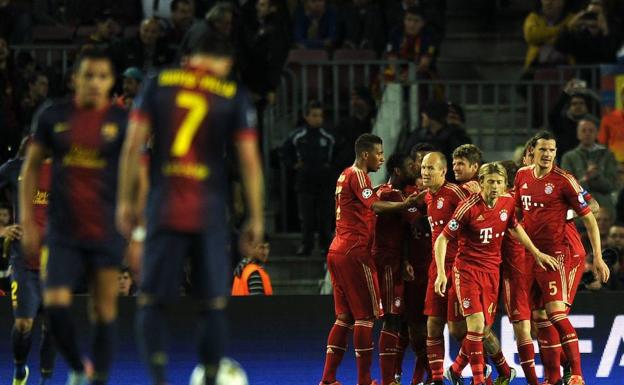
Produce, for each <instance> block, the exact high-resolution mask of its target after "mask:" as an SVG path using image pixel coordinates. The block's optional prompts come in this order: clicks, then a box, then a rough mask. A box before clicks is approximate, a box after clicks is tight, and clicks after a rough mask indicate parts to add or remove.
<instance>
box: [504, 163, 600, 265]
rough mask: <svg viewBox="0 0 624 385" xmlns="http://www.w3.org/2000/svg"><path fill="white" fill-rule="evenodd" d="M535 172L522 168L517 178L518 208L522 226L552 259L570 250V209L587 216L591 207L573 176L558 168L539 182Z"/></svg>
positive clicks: (528, 167)
mask: <svg viewBox="0 0 624 385" xmlns="http://www.w3.org/2000/svg"><path fill="white" fill-rule="evenodd" d="M534 168H535V166H527V167H523V168H521V169H520V170H518V173H517V174H516V180H515V182H514V187H515V189H516V206H517V207H519V208H521V209H522V213H523V220H522V223H523V225H524V228H525V229H526V232H527V234H528V235H529V237H530V238H531V240H532V241H533V243H534V244H535V246H537V248H538V249H540V250H541V251H542V252H544V253H547V254H550V255H556V254H562V253H564V252H565V250H568V248H569V242H568V241H567V240H566V239H565V222H566V212H567V210H568V208H570V207H571V208H572V209H573V210H574V211H575V212H576V213H577V214H578V215H579V216H584V215H586V214H588V213H589V212H590V210H589V206H588V204H587V202H586V201H585V198H584V196H583V193H582V192H583V189H582V187H581V186H580V185H579V184H578V182H577V181H576V179H575V178H574V177H573V176H572V175H570V174H569V173H567V172H565V171H563V170H562V169H560V168H559V167H556V166H555V167H553V169H552V170H551V171H550V172H549V173H548V174H546V175H545V176H543V177H541V178H537V177H536V176H535V174H534Z"/></svg>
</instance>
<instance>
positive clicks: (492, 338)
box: [451, 144, 516, 385]
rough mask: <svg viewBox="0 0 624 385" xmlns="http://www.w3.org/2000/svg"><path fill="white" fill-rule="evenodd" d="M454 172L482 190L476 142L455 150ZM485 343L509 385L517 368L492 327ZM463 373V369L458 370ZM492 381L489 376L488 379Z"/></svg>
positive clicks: (500, 382) (499, 383) (502, 383)
mask: <svg viewBox="0 0 624 385" xmlns="http://www.w3.org/2000/svg"><path fill="white" fill-rule="evenodd" d="M452 158H453V172H454V173H455V180H456V181H457V183H458V184H460V185H461V186H462V187H463V188H464V189H466V190H468V191H470V192H472V193H479V192H481V186H480V184H479V182H478V171H479V167H481V164H482V163H483V152H482V151H481V149H480V148H479V147H477V146H475V145H474V144H462V145H461V146H459V147H457V148H456V149H455V150H454V151H453V155H452ZM483 345H484V346H485V351H486V353H487V355H488V357H490V360H491V361H492V362H493V363H494V366H496V371H497V372H498V378H497V379H496V382H495V384H496V385H507V384H508V383H509V382H511V381H512V380H513V379H514V378H515V377H516V370H515V369H514V368H511V367H509V364H508V363H507V360H506V359H505V356H504V355H503V350H502V348H501V343H500V340H499V339H498V337H496V335H495V334H494V333H493V332H492V329H491V328H490V327H487V328H486V330H485V337H484V339H483ZM462 353H463V352H462ZM460 361H461V362H458V363H457V366H455V367H453V368H451V370H458V369H460V368H461V369H463V365H465V364H466V360H465V357H463V358H462V359H461V360H460ZM457 373H461V371H459V372H456V375H457ZM487 381H488V382H489V381H490V380H489V378H488V380H487Z"/></svg>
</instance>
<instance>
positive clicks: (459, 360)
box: [451, 338, 470, 374]
mask: <svg viewBox="0 0 624 385" xmlns="http://www.w3.org/2000/svg"><path fill="white" fill-rule="evenodd" d="M465 339H466V338H464V340H465ZM463 346H464V343H463V341H462V344H461V345H460V347H459V353H457V357H455V361H453V365H451V370H452V371H453V373H455V374H461V372H462V370H464V368H465V367H466V365H468V364H469V363H470V362H469V361H468V355H467V354H466V352H464V349H463Z"/></svg>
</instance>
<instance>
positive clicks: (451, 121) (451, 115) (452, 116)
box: [446, 102, 466, 131]
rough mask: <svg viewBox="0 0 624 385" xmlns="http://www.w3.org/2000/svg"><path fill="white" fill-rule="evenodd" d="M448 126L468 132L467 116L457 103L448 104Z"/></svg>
mask: <svg viewBox="0 0 624 385" xmlns="http://www.w3.org/2000/svg"><path fill="white" fill-rule="evenodd" d="M446 124H447V125H449V126H457V127H460V128H461V129H462V130H464V131H465V130H466V115H465V113H464V109H463V108H462V107H461V106H460V105H459V104H457V103H454V102H449V103H448V114H447V115H446Z"/></svg>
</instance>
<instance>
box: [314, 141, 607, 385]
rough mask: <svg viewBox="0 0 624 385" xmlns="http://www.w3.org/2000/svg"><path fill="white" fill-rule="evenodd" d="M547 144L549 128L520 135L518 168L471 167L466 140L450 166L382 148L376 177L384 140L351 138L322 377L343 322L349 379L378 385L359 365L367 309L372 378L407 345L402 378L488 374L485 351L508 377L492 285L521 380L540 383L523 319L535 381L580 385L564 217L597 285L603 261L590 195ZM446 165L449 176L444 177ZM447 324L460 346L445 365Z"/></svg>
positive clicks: (575, 276) (576, 277)
mask: <svg viewBox="0 0 624 385" xmlns="http://www.w3.org/2000/svg"><path fill="white" fill-rule="evenodd" d="M556 152H557V146H556V139H555V137H554V136H553V135H552V134H551V133H549V132H547V131H542V132H539V133H537V134H536V135H534V136H533V137H532V138H531V139H530V140H529V141H528V142H527V144H526V147H525V152H524V159H523V162H524V167H522V168H520V169H517V167H516V166H515V164H514V163H513V162H512V161H504V162H493V163H485V164H482V152H481V150H480V149H479V148H478V147H476V146H474V145H472V144H465V145H461V146H459V147H458V148H457V149H455V151H454V152H453V156H452V166H451V165H448V164H447V159H446V158H445V156H444V155H443V154H442V153H440V152H436V151H435V149H433V148H432V147H431V146H430V145H427V144H417V145H416V146H415V147H414V148H413V149H412V151H411V154H409V155H407V154H399V153H396V154H393V155H392V156H390V158H389V159H388V162H387V170H388V174H389V175H390V179H389V181H388V183H386V184H383V185H381V186H379V187H377V188H374V187H373V186H372V185H371V181H370V179H369V177H368V173H369V172H375V171H377V170H379V168H380V167H381V165H382V164H383V163H384V152H383V145H382V140H381V138H379V137H377V136H375V135H372V134H364V135H362V136H360V137H359V138H358V139H357V141H356V143H355V156H356V159H355V163H354V164H353V166H351V167H349V168H347V169H345V170H344V171H343V173H342V174H341V175H340V177H339V178H338V181H337V184H336V193H335V197H336V235H335V238H334V240H333V242H332V244H331V247H330V249H329V253H328V256H327V266H328V270H329V272H330V274H331V278H332V284H333V289H334V302H335V313H336V321H335V323H334V325H333V327H332V328H331V331H330V333H329V336H328V340H327V353H326V359H325V367H324V370H323V377H322V380H321V385H323V384H332V385H339V384H340V383H339V382H338V381H337V379H336V371H337V368H338V366H339V365H340V362H341V361H342V358H343V356H344V354H345V352H346V350H347V339H348V336H349V334H350V332H353V346H354V349H355V357H356V364H357V383H358V384H360V385H377V384H378V383H377V381H376V380H372V379H371V373H370V367H371V363H372V358H373V336H372V332H373V325H374V321H375V320H376V319H382V320H383V326H382V330H381V333H380V337H379V363H380V369H381V377H382V378H381V384H382V385H398V384H400V381H401V374H402V369H401V368H402V361H403V356H404V352H405V349H406V347H407V346H408V345H411V347H412V349H413V350H414V352H415V355H416V366H415V369H414V373H413V376H412V378H411V384H412V385H418V384H424V383H427V384H434V385H442V384H443V381H444V378H446V379H447V380H449V381H450V382H451V383H452V384H453V385H460V384H463V379H462V377H461V373H462V371H463V369H464V368H465V367H466V366H467V365H470V368H471V370H472V375H473V383H474V384H475V385H481V384H491V383H493V381H492V378H491V368H490V365H487V364H486V358H485V356H486V354H487V356H488V357H489V359H490V360H491V362H492V363H493V364H494V366H495V367H496V369H497V372H498V377H497V379H496V382H495V383H496V384H497V385H507V384H508V383H509V382H510V381H511V380H513V379H514V378H515V376H516V372H515V369H513V368H510V366H509V365H508V363H507V362H506V360H505V357H504V356H503V354H502V351H501V346H500V342H499V340H498V338H497V337H496V336H495V335H494V333H493V332H492V330H491V326H492V323H493V321H494V319H495V317H496V312H497V305H498V298H499V293H500V292H502V295H503V302H504V305H505V311H506V313H507V315H508V317H509V320H510V322H512V324H513V330H514V334H515V337H516V343H517V347H518V354H519V356H520V364H521V366H522V369H523V371H524V374H525V377H526V380H527V382H528V384H529V385H539V382H538V378H537V375H536V372H535V363H534V357H535V351H534V345H533V338H532V334H531V333H532V329H533V332H534V334H536V335H537V341H538V344H539V348H540V356H541V361H542V364H543V365H544V382H543V384H547V385H556V384H563V385H582V384H584V381H583V375H582V371H581V358H580V353H579V343H578V338H577V335H576V332H575V330H574V327H573V326H572V324H571V323H570V320H569V319H568V312H569V310H570V307H571V306H572V303H573V300H574V296H575V294H576V291H577V288H578V285H579V282H580V278H581V276H582V272H583V264H584V262H585V250H584V248H583V244H582V242H581V237H580V235H579V232H578V230H577V228H576V225H575V221H574V218H575V217H580V220H581V221H582V222H583V224H584V226H585V228H586V230H587V236H588V238H589V241H590V243H591V247H592V253H593V263H594V269H595V272H594V273H595V274H596V275H597V276H598V277H599V279H600V280H602V281H604V282H606V281H607V279H608V277H609V269H608V267H607V266H606V264H605V263H604V262H603V260H602V254H601V245H600V237H599V232H598V226H597V223H596V219H595V218H594V215H593V213H592V211H594V212H595V211H596V210H597V209H598V205H597V203H596V202H595V201H594V200H593V199H592V198H591V196H590V195H589V194H588V193H587V192H586V191H584V190H583V189H582V187H581V186H580V185H579V184H578V182H577V181H576V180H575V178H574V177H573V176H572V175H570V174H569V173H568V172H566V171H564V170H562V169H560V168H559V167H557V166H556V164H555V157H556ZM450 167H452V171H453V172H454V176H455V180H456V181H457V183H451V182H449V181H447V180H446V174H447V170H448V169H449V168H450ZM514 174H515V175H514ZM501 285H502V287H501ZM446 323H448V328H449V334H450V335H451V336H452V337H453V338H454V339H455V340H457V341H458V343H459V344H460V346H461V348H460V350H459V353H458V355H457V357H456V358H455V361H454V362H453V364H452V365H451V366H450V367H448V368H446V370H445V369H444V366H443V365H444V355H445V354H444V353H445V352H444V349H445V344H444V334H443V331H444V325H445V324H446ZM532 327H533V328H532ZM561 366H563V369H564V370H563V372H564V376H563V377H562V375H561Z"/></svg>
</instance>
